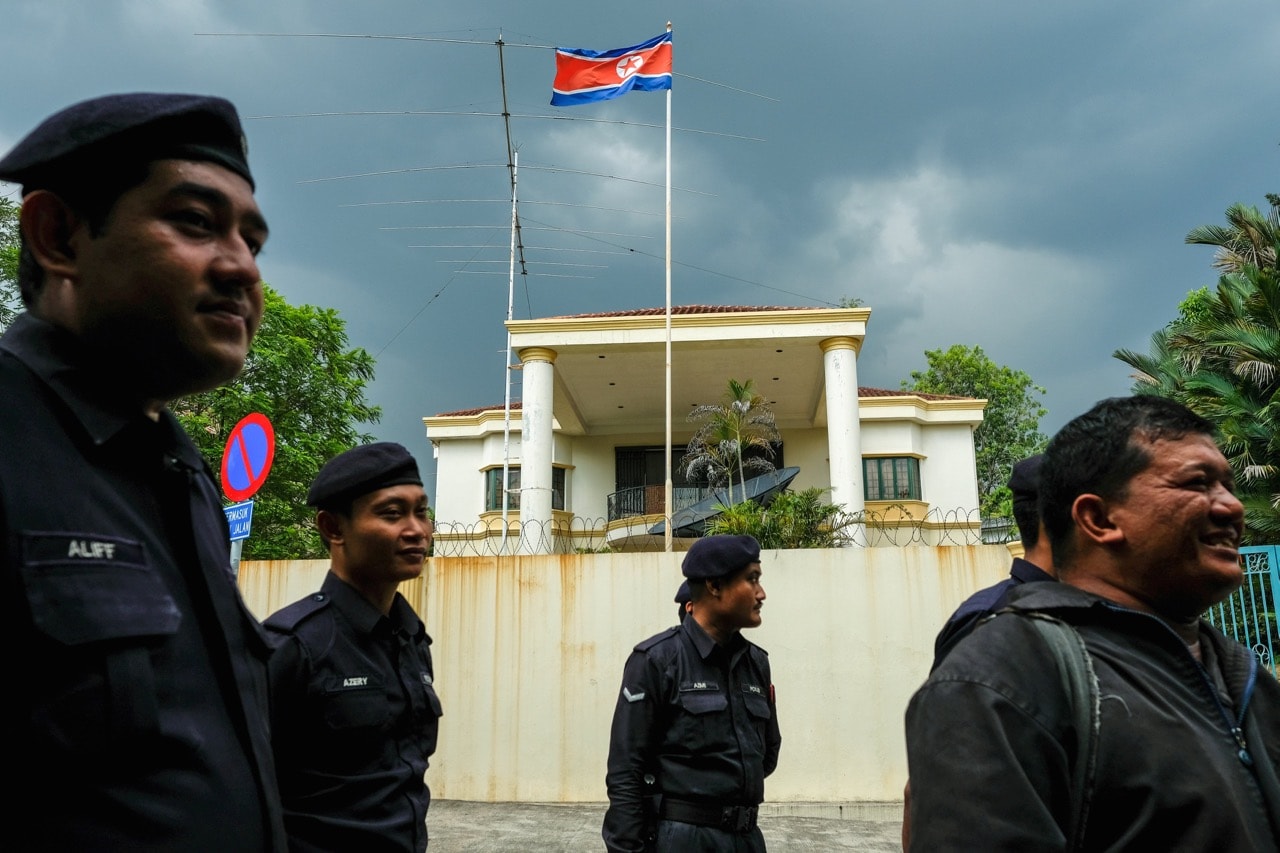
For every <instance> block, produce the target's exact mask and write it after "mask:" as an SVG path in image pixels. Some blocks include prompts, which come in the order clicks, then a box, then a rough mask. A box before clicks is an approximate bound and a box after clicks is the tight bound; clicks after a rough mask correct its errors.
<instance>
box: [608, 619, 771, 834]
mask: <svg viewBox="0 0 1280 853" xmlns="http://www.w3.org/2000/svg"><path fill="white" fill-rule="evenodd" d="M781 743H782V736H781V734H780V733H779V729H778V717H777V713H776V708H775V706H774V702H773V688H772V680H771V673H770V671H769V658H768V655H767V654H766V653H765V651H764V650H763V649H761V648H760V647H759V646H756V645H755V644H753V643H751V642H748V641H747V640H746V638H744V637H743V636H742V635H741V634H735V635H734V637H733V638H732V639H731V640H730V641H729V642H727V643H726V644H725V645H723V646H721V645H717V644H716V642H715V641H714V640H713V639H712V638H711V637H710V636H708V635H707V633H706V631H704V630H703V629H702V626H701V625H699V624H698V621H697V620H696V619H692V618H690V619H685V620H684V622H682V623H681V624H680V625H679V626H678V627H675V628H671V629H668V630H667V631H664V632H663V633H661V634H658V635H657V636H655V637H651V638H650V639H648V640H646V641H645V642H643V643H640V644H639V645H638V646H636V647H635V651H633V652H632V654H631V657H630V658H628V659H627V663H626V666H625V668H624V669H623V675H622V689H621V690H620V691H619V696H618V703H617V706H616V708H615V709H614V714H613V729H612V733H611V736H610V742H609V769H608V774H607V775H606V777H605V782H606V785H607V787H608V790H609V810H608V812H607V813H606V814H605V820H604V829H603V835H604V840H605V845H606V846H607V847H608V848H609V849H610V850H639V849H641V848H640V846H639V845H640V843H641V841H642V839H643V823H644V817H643V807H644V803H643V801H644V798H645V797H647V796H652V794H653V793H654V792H653V791H651V790H650V789H648V788H647V787H646V785H645V778H644V777H645V776H646V774H648V775H651V776H653V777H654V779H655V782H656V787H657V789H658V792H660V793H661V794H662V795H663V796H664V797H668V798H671V799H676V800H684V801H688V802H697V803H705V804H708V805H723V806H733V805H747V806H754V805H757V804H759V803H760V802H761V801H762V800H763V799H764V779H765V777H766V776H768V775H769V774H770V773H772V772H773V770H774V768H775V767H776V766H777V764H778V751H779V748H780V747H781Z"/></svg>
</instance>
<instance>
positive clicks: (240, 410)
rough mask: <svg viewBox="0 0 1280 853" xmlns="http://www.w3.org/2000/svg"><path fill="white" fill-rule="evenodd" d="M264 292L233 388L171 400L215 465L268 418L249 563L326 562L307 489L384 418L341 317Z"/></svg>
mask: <svg viewBox="0 0 1280 853" xmlns="http://www.w3.org/2000/svg"><path fill="white" fill-rule="evenodd" d="M264 290H265V296H266V310H265V312H264V314H263V321H262V327H261V328H260V329H259V330H258V335H257V337H256V338H255V339H254V342H253V350H252V351H251V352H250V353H249V358H248V360H247V361H246V362H245V369H244V372H243V373H241V374H240V377H239V378H238V379H237V380H236V381H235V382H233V383H231V384H230V385H226V386H224V387H222V388H218V389H216V390H213V391H207V392H205V393H203V394H194V395H192V396H189V397H184V398H182V399H180V400H177V401H175V402H174V403H173V405H172V409H173V411H174V413H175V414H176V415H177V416H178V419H179V420H180V421H182V425H183V426H184V427H185V428H186V430H187V432H188V433H190V435H191V437H192V439H193V440H194V441H195V442H196V444H197V445H198V446H199V448H200V451H201V452H202V453H203V454H204V456H205V458H206V459H208V460H210V464H211V465H215V467H216V462H217V460H220V459H221V458H222V450H223V446H224V445H225V443H226V440H227V435H228V433H229V432H230V431H231V428H232V427H233V426H235V425H236V423H237V422H238V421H239V420H240V419H241V418H242V417H244V416H245V415H247V414H249V413H250V412H262V413H263V414H265V415H266V416H267V418H268V419H270V421H271V424H272V426H273V427H274V428H275V434H276V455H275V461H274V462H273V464H272V466H271V473H270V475H269V476H268V477H267V481H266V483H265V484H264V485H263V487H262V489H261V490H260V491H259V492H258V493H257V494H256V495H255V496H254V502H255V503H254V509H253V535H252V536H250V538H249V539H248V540H247V541H246V542H245V547H244V555H243V557H244V559H247V560H255V559H256V560H278V559H291V558H292V559H297V558H306V557H324V556H326V554H325V551H324V549H323V547H322V545H321V542H320V538H319V536H318V535H317V534H316V532H315V528H314V525H313V523H312V518H313V511H312V510H311V509H309V508H308V507H307V505H306V497H307V489H308V488H309V487H310V485H311V481H312V480H313V479H315V475H316V473H317V472H318V471H319V470H320V466H321V465H322V464H323V463H324V462H325V461H326V460H328V459H329V458H331V457H333V456H335V455H337V454H338V453H341V452H342V451H344V450H347V449H349V448H351V447H354V446H355V445H357V444H361V443H363V442H366V441H368V440H369V439H370V438H371V436H369V435H366V434H365V433H364V432H362V431H361V429H360V427H361V425H362V424H374V423H377V422H378V420H379V419H380V418H381V417H382V412H381V410H380V409H379V408H378V407H376V406H371V405H369V404H368V402H367V401H366V400H365V386H366V385H367V384H368V383H369V382H371V381H372V380H373V374H374V361H373V357H372V356H371V355H369V353H367V352H365V351H364V350H363V349H360V348H358V347H357V348H355V349H349V348H348V344H347V333H346V323H345V322H344V321H343V320H342V318H341V317H339V316H338V313H337V311H334V310H333V309H329V308H317V307H315V306H312V305H300V306H296V307H295V306H292V305H290V304H289V303H287V302H286V301H285V300H284V298H283V297H281V296H280V295H279V294H277V293H276V292H275V291H274V290H272V289H271V288H270V287H266V286H265V285H264Z"/></svg>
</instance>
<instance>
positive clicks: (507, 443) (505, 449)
mask: <svg viewBox="0 0 1280 853" xmlns="http://www.w3.org/2000/svg"><path fill="white" fill-rule="evenodd" d="M519 169H520V152H519V151H516V152H514V153H513V154H512V156H511V253H510V259H509V261H508V269H507V322H508V323H509V322H511V317H512V307H513V306H514V304H515V293H516V178H517V172H518V171H519ZM503 372H504V373H505V374H506V380H507V384H506V388H507V390H506V399H505V400H504V401H503V403H502V485H501V486H500V487H499V488H498V495H499V498H498V499H499V500H501V501H502V540H501V541H502V544H501V548H502V553H503V554H505V553H506V552H507V525H508V524H509V523H510V517H511V505H510V501H511V496H510V494H509V488H508V487H509V486H510V485H511V483H510V479H511V327H510V326H508V327H507V360H506V363H505V364H504V365H503Z"/></svg>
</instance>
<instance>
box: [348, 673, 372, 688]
mask: <svg viewBox="0 0 1280 853" xmlns="http://www.w3.org/2000/svg"><path fill="white" fill-rule="evenodd" d="M368 684H369V676H367V675H354V676H350V677H348V678H344V679H342V686H343V687H366V686H368Z"/></svg>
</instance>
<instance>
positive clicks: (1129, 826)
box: [907, 396, 1280, 851]
mask: <svg viewBox="0 0 1280 853" xmlns="http://www.w3.org/2000/svg"><path fill="white" fill-rule="evenodd" d="M1040 490H1041V504H1040V506H1041V514H1042V517H1043V519H1044V524H1045V528H1046V531H1047V533H1048V535H1049V539H1050V542H1051V543H1052V546H1053V560H1054V563H1055V565H1056V567H1057V569H1058V573H1059V580H1060V581H1061V583H1060V584H1056V585H1050V584H1028V585H1026V586H1024V587H1021V588H1019V589H1018V590H1015V591H1014V592H1013V593H1012V594H1011V595H1010V597H1009V604H1010V608H1011V609H1012V610H1013V611H1015V612H1013V613H1007V614H1005V615H1000V616H997V617H996V618H995V619H993V620H991V621H989V622H987V623H984V624H983V625H981V626H979V627H978V628H977V629H976V630H975V631H974V632H973V633H972V634H971V635H970V636H969V637H967V638H965V639H964V640H963V641H962V642H961V643H960V644H958V645H957V646H956V648H955V649H954V651H952V652H951V653H950V654H949V655H948V656H947V658H946V660H945V661H943V662H942V664H941V665H940V666H939V667H938V669H937V670H935V671H934V673H933V674H932V675H931V676H930V677H929V680H928V682H926V684H925V685H924V687H922V688H921V689H920V691H919V692H918V693H917V694H916V695H915V697H913V699H912V700H911V704H910V706H909V707H908V710H907V752H908V762H909V767H910V773H911V780H912V803H911V824H912V837H911V849H913V850H917V849H918V850H934V851H936V850H978V849H987V850H994V849H1001V850H1120V849H1125V850H1173V849H1177V850H1203V851H1208V850H1213V851H1255V850H1276V849H1280V779H1278V775H1280V774H1278V769H1280V685H1277V682H1276V679H1275V677H1274V676H1273V675H1272V674H1271V673H1270V672H1268V671H1266V670H1264V669H1263V668H1261V667H1260V666H1259V665H1258V660H1257V658H1256V657H1255V656H1254V655H1253V654H1252V653H1251V652H1250V651H1249V650H1247V649H1245V648H1244V647H1242V646H1240V645H1239V644H1237V643H1235V642H1233V641H1231V640H1228V639H1227V638H1226V637H1224V636H1223V635H1222V634H1221V633H1219V632H1218V631H1216V630H1215V629H1214V628H1212V627H1211V626H1210V625H1208V624H1207V623H1205V622H1203V621H1201V620H1200V618H1199V615H1200V614H1201V613H1203V612H1204V611H1205V610H1206V609H1207V608H1208V607H1210V606H1211V605H1213V604H1215V603H1217V602H1219V601H1222V600H1223V599H1224V598H1226V597H1227V596H1228V595H1230V594H1231V592H1232V591H1233V590H1235V589H1236V588H1237V587H1238V586H1239V585H1240V582H1241V578H1242V575H1241V569H1240V565H1239V554H1238V550H1237V546H1238V544H1239V540H1240V534H1241V531H1242V529H1243V508H1242V506H1241V504H1240V501H1239V500H1238V499H1237V498H1236V496H1235V494H1234V481H1233V478H1232V473H1231V468H1230V466H1229V465H1228V464H1227V461H1226V459H1225V458H1224V457H1223V455H1222V453H1221V452H1220V451H1219V450H1218V447H1217V446H1216V444H1215V443H1214V441H1213V427H1212V425H1211V424H1209V423H1208V422H1207V421H1205V420H1203V419H1202V418H1200V417H1199V416H1197V415H1195V414H1193V413H1192V412H1191V411H1189V410H1187V409H1185V408H1184V407H1182V406H1180V405H1178V404H1177V403H1173V402H1171V401H1169V400H1165V399H1162V398H1158V397H1149V396H1144V397H1133V398H1121V399H1112V400H1104V401H1102V402H1101V403H1099V404H1098V405H1097V406H1095V407H1094V408H1093V409H1091V410H1090V411H1089V412H1087V413H1086V414H1084V415H1082V416H1081V417H1079V418H1076V419H1075V420H1074V421H1072V422H1071V423H1069V424H1067V426H1065V427H1064V428H1063V429H1062V431H1061V432H1060V433H1058V435H1057V436H1055V437H1054V439H1053V441H1052V442H1050V444H1049V447H1048V449H1047V451H1046V452H1045V460H1044V464H1043V467H1042V469H1041V475H1040ZM1032 611H1034V612H1036V613H1038V614H1043V615H1048V616H1051V617H1054V618H1056V619H1057V620H1060V621H1061V622H1063V623H1066V625H1067V626H1069V627H1068V628H1067V629H1066V630H1067V631H1068V632H1074V633H1068V636H1070V637H1073V638H1074V637H1078V638H1079V639H1081V640H1083V649H1084V651H1083V653H1077V655H1076V657H1077V659H1078V661H1079V663H1078V665H1076V666H1075V667H1074V668H1075V669H1076V670H1077V672H1076V673H1075V674H1078V675H1082V676H1083V678H1081V679H1079V681H1080V682H1082V683H1089V682H1092V684H1090V686H1089V688H1088V689H1083V688H1074V687H1073V686H1072V683H1073V677H1072V676H1073V673H1071V672H1067V671H1065V670H1067V669H1070V668H1071V665H1070V664H1069V663H1067V661H1068V660H1069V658H1068V657H1064V656H1062V655H1055V653H1054V651H1053V647H1052V645H1051V643H1050V641H1048V640H1047V639H1046V637H1047V636H1048V635H1047V634H1046V633H1045V632H1044V631H1041V630H1038V629H1037V626H1036V624H1035V622H1036V620H1035V619H1033V618H1029V617H1024V616H1021V615H1019V614H1025V613H1027V612H1032ZM1094 703H1096V705H1094ZM1082 706H1083V707H1082ZM1091 706H1092V707H1091ZM1091 714H1093V716H1094V719H1095V720H1096V721H1097V725H1096V728H1095V727H1093V726H1091V725H1089V724H1087V723H1083V722H1082V720H1089V718H1090V715H1091Z"/></svg>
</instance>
